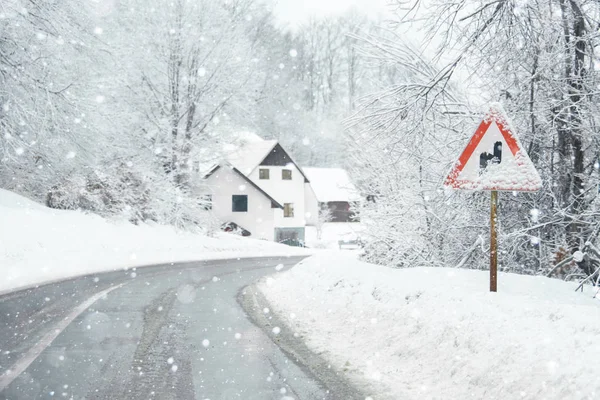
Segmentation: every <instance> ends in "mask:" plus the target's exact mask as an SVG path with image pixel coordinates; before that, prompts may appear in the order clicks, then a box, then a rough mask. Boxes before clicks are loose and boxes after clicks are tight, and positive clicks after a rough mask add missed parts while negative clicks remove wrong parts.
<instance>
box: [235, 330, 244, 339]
mask: <svg viewBox="0 0 600 400" xmlns="http://www.w3.org/2000/svg"><path fill="white" fill-rule="evenodd" d="M235 338H236V339H238V340H240V339H241V338H242V334H241V333H239V332H238V333H236V334H235Z"/></svg>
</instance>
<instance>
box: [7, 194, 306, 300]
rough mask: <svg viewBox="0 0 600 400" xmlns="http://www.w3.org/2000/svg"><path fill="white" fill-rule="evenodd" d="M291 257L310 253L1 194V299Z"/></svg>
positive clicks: (282, 246)
mask: <svg viewBox="0 0 600 400" xmlns="http://www.w3.org/2000/svg"><path fill="white" fill-rule="evenodd" d="M293 254H307V251H306V250H304V249H299V248H292V247H288V246H284V245H280V244H276V243H272V242H267V241H261V240H253V239H248V238H242V237H240V236H235V235H230V234H224V233H223V234H218V235H217V236H216V237H206V236H201V235H196V234H193V233H187V232H179V231H176V230H175V229H173V228H172V227H168V226H158V225H153V226H151V225H139V226H136V225H133V224H130V223H128V222H120V223H119V222H114V221H108V220H106V219H103V218H101V217H99V216H97V215H92V214H85V213H82V212H79V211H60V210H53V209H49V208H47V207H45V206H43V205H41V204H38V203H36V202H33V201H31V200H29V199H26V198H24V197H22V196H19V195H16V194H14V193H12V192H8V191H6V190H1V189H0V270H1V272H2V279H0V293H2V292H5V291H9V290H12V289H16V288H20V287H25V286H30V285H34V284H38V283H43V282H47V281H52V280H57V279H63V278H68V277H72V276H77V275H84V274H89V273H93V272H100V271H109V270H113V269H118V268H125V267H133V266H142V265H149V264H158V263H167V262H175V261H192V260H206V259H217V258H232V257H252V256H270V255H273V256H275V255H286V256H287V255H293Z"/></svg>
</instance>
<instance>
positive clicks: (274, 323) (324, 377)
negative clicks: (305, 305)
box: [237, 282, 386, 400]
mask: <svg viewBox="0 0 600 400" xmlns="http://www.w3.org/2000/svg"><path fill="white" fill-rule="evenodd" d="M237 302H238V304H239V305H240V307H242V309H243V310H244V311H245V312H246V315H247V316H248V318H249V319H250V321H251V322H252V323H253V324H254V325H256V326H257V327H259V328H260V329H261V330H262V331H264V332H265V334H266V335H267V336H268V337H269V338H270V339H271V341H273V343H275V344H276V345H277V346H278V347H279V349H280V350H281V351H282V352H283V353H284V354H285V355H286V356H288V357H289V358H290V359H291V360H292V361H293V362H294V363H296V365H298V367H300V368H301V369H302V370H303V371H305V372H306V373H308V374H309V375H310V376H311V377H312V378H313V379H315V380H316V381H318V382H320V383H321V385H323V387H324V388H326V389H327V390H328V391H329V393H330V394H331V396H332V397H331V398H332V399H340V400H342V399H343V400H365V399H373V400H374V399H375V397H373V395H369V394H367V393H368V390H366V389H365V388H363V387H361V386H362V385H360V386H359V385H358V384H357V382H355V381H354V380H352V379H350V377H348V376H347V374H345V373H344V372H343V371H338V370H337V369H335V368H334V367H333V366H332V365H331V363H330V362H329V361H328V360H326V359H325V358H324V357H322V356H321V355H320V354H317V353H315V352H313V351H312V350H311V349H309V348H308V346H307V345H306V344H305V343H304V341H303V340H302V337H299V336H297V335H295V334H294V332H293V328H291V327H290V326H288V325H287V324H286V323H285V322H284V320H283V319H282V318H281V317H280V315H278V314H277V312H276V311H274V309H273V307H272V305H271V303H270V302H269V301H268V300H267V299H266V297H265V296H264V295H263V293H262V292H261V291H260V290H259V289H258V285H257V283H256V282H255V283H252V284H251V285H248V286H245V287H243V288H242V289H240V291H239V292H238V294H237ZM264 308H268V309H269V313H265V312H264V311H263V309H264ZM274 327H279V328H280V329H281V331H280V332H279V333H278V334H274V333H273V328H274ZM376 398H377V399H378V400H379V399H381V400H383V399H385V398H386V397H384V396H379V395H378V396H377V397H376Z"/></svg>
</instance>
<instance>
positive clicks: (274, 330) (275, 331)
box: [273, 326, 281, 335]
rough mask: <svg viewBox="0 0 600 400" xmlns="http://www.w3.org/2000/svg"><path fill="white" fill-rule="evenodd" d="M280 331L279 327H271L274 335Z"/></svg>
mask: <svg viewBox="0 0 600 400" xmlns="http://www.w3.org/2000/svg"><path fill="white" fill-rule="evenodd" d="M280 332H281V328H280V327H278V326H276V327H275V328H273V333H274V334H276V335H279V333H280Z"/></svg>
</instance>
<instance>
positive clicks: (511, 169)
mask: <svg viewBox="0 0 600 400" xmlns="http://www.w3.org/2000/svg"><path fill="white" fill-rule="evenodd" d="M457 183H458V184H459V185H460V188H461V189H466V190H492V189H494V188H498V187H499V186H501V187H502V188H501V189H498V190H509V191H511V190H512V191H521V192H534V191H537V190H540V189H541V187H542V183H541V180H540V177H539V175H538V173H537V171H536V169H535V167H534V166H533V163H532V162H531V161H530V160H529V157H527V155H526V154H525V153H524V152H523V150H519V151H518V152H517V154H515V157H514V158H509V157H506V158H505V159H504V160H503V161H502V163H500V164H491V165H488V167H487V168H486V169H484V170H483V171H482V172H481V175H480V176H478V177H477V178H475V179H474V180H469V181H467V180H460V179H457ZM494 190H495V189H494Z"/></svg>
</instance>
